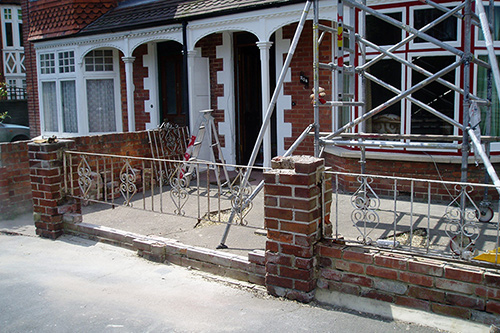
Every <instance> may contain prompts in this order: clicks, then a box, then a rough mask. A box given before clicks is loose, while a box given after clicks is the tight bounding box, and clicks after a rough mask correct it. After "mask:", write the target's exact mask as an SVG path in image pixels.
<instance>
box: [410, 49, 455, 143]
mask: <svg viewBox="0 0 500 333" xmlns="http://www.w3.org/2000/svg"><path fill="white" fill-rule="evenodd" d="M418 56H425V57H439V56H445V57H451V56H453V55H452V54H450V53H449V52H445V51H426V52H418V51H415V52H411V53H408V59H407V60H408V61H410V62H411V61H412V59H413V58H415V57H418ZM457 60H458V57H457V56H455V61H457ZM454 71H455V81H454V82H450V83H452V84H454V85H455V86H458V85H459V83H460V79H461V75H462V73H461V72H462V71H461V69H460V66H458V67H457V68H456V69H455V70H454ZM406 72H407V73H406V77H407V82H408V83H407V87H405V89H408V88H409V87H410V86H411V80H412V73H411V72H412V69H411V68H409V67H407V70H406ZM452 94H454V96H453V101H454V102H453V103H454V105H455V108H454V112H453V119H455V120H456V121H458V120H459V117H460V107H461V105H460V104H459V103H460V94H459V93H458V92H456V91H452ZM410 96H411V95H410ZM405 104H406V105H405V114H406V115H405V119H406V122H405V128H406V131H405V133H406V134H411V108H412V104H413V103H411V102H410V101H408V100H407V101H406V103H405ZM437 111H440V110H437ZM424 112H426V113H428V114H430V113H429V112H428V111H426V110H424ZM452 126H453V125H452ZM457 134H458V128H457V127H456V126H453V133H452V135H457ZM406 150H408V151H421V150H422V149H421V148H407V149H406ZM432 151H433V152H450V150H449V149H433V150H432Z"/></svg>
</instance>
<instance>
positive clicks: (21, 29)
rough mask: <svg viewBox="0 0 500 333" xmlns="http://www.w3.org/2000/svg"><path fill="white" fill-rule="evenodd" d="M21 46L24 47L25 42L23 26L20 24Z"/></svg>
mask: <svg viewBox="0 0 500 333" xmlns="http://www.w3.org/2000/svg"><path fill="white" fill-rule="evenodd" d="M19 45H20V46H24V41H23V24H22V23H19Z"/></svg>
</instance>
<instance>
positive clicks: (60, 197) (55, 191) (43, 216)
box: [28, 140, 81, 239]
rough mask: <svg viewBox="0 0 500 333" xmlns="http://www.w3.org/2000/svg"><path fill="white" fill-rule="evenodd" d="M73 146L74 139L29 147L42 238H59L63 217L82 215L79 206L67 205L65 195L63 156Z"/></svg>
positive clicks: (37, 232)
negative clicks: (68, 214)
mask: <svg viewBox="0 0 500 333" xmlns="http://www.w3.org/2000/svg"><path fill="white" fill-rule="evenodd" d="M73 145H74V141H73V140H59V141H58V142H55V143H35V142H31V143H29V144H28V151H29V158H30V176H31V189H32V194H33V212H34V214H33V215H34V216H33V218H34V221H35V226H36V234H37V235H39V236H42V237H45V238H51V239H56V238H57V237H59V236H60V235H62V234H63V215H64V214H65V213H67V212H72V213H79V214H81V206H80V203H79V202H77V203H72V204H71V205H68V200H67V198H66V197H65V195H64V170H63V158H64V156H63V155H64V154H63V153H64V151H66V150H69V148H70V147H72V146H73Z"/></svg>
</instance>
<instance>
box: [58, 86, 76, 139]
mask: <svg viewBox="0 0 500 333" xmlns="http://www.w3.org/2000/svg"><path fill="white" fill-rule="evenodd" d="M61 97H62V116H63V127H64V129H63V131H64V132H66V133H76V132H78V123H77V118H76V86H75V81H62V82H61Z"/></svg>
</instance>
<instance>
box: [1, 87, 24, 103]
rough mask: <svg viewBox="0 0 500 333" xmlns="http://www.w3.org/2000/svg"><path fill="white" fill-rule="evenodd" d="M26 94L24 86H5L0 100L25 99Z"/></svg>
mask: <svg viewBox="0 0 500 333" xmlns="http://www.w3.org/2000/svg"><path fill="white" fill-rule="evenodd" d="M27 98H28V94H27V92H26V88H21V87H15V86H7V87H6V88H5V95H4V96H1V97H0V100H26V99H27Z"/></svg>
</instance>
